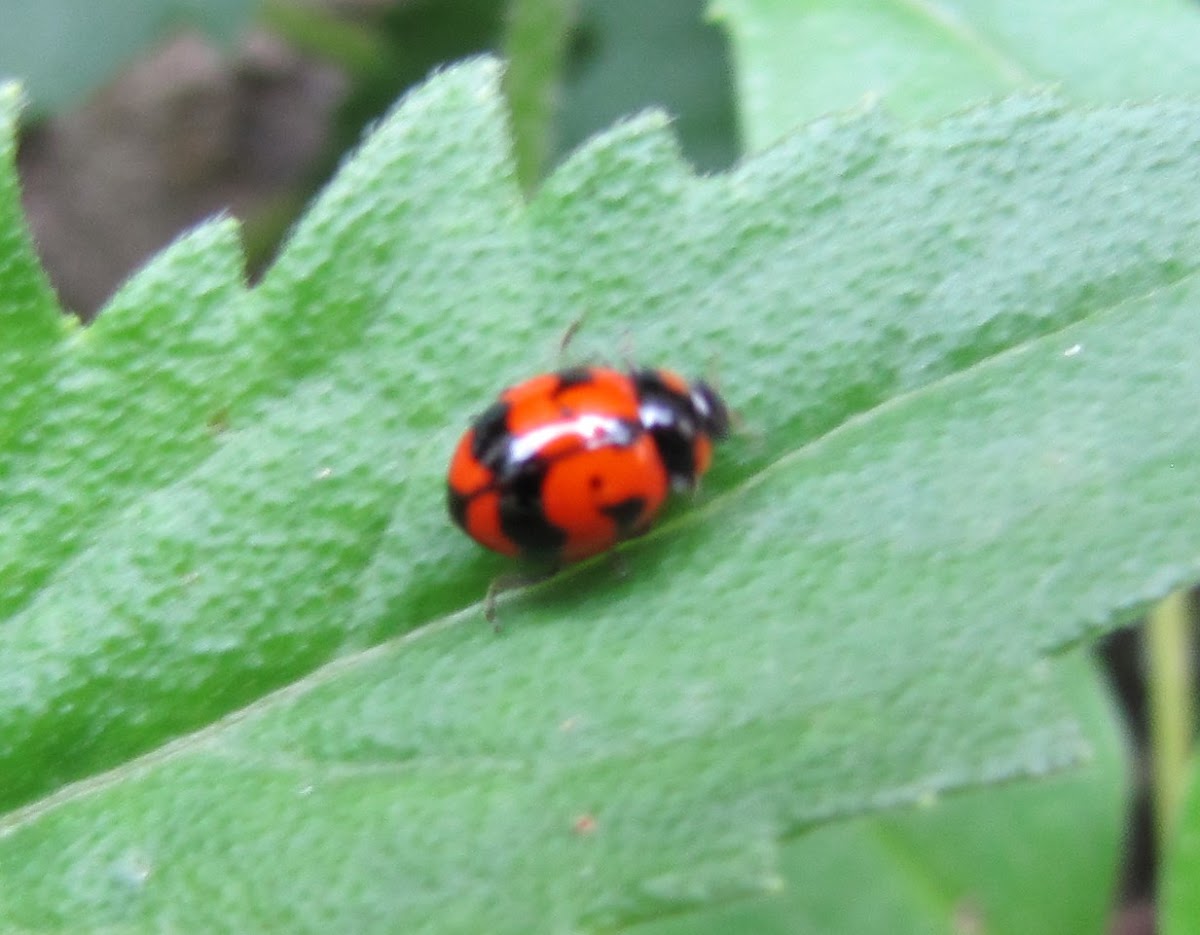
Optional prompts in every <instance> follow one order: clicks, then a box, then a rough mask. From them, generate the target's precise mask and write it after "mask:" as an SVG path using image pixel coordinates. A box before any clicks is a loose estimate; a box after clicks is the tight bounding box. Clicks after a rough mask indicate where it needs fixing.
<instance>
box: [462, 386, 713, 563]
mask: <svg viewBox="0 0 1200 935" xmlns="http://www.w3.org/2000/svg"><path fill="white" fill-rule="evenodd" d="M727 428H728V417H727V414H726V410H725V407H724V404H723V403H722V402H721V400H720V398H719V397H718V396H717V395H716V393H715V392H714V391H712V390H711V389H710V388H709V387H708V386H707V385H705V384H704V383H700V382H698V383H695V384H691V383H689V382H688V381H686V380H684V379H683V378H682V377H680V376H678V375H677V374H674V373H671V372H670V371H664V370H648V369H646V370H631V371H629V372H622V371H619V370H615V369H611V368H607V367H578V368H572V369H569V370H563V371H559V372H557V373H548V374H542V375H540V376H536V377H533V378H532V379H530V380H527V381H525V382H524V383H520V384H518V385H516V386H513V387H510V388H509V389H506V390H504V391H503V392H502V393H501V394H500V396H499V397H498V398H497V400H496V401H495V402H494V403H493V404H492V405H491V406H490V407H489V408H488V409H487V411H485V412H484V413H483V414H482V415H480V416H479V417H478V418H477V419H476V420H475V422H474V423H473V424H472V426H471V428H470V429H468V430H467V432H466V433H465V434H464V435H463V437H462V438H461V440H460V441H459V443H458V446H457V447H456V448H455V451H454V455H453V457H452V458H451V461H450V469H449V473H448V477H447V488H448V503H449V509H450V514H451V516H452V517H453V519H454V521H455V522H456V523H457V524H458V525H459V526H461V527H462V528H463V529H464V530H465V531H466V532H467V534H468V535H470V536H471V537H472V538H473V539H475V540H476V541H477V542H479V543H480V544H481V545H484V546H486V547H487V548H489V549H493V550H494V551H496V552H500V553H503V554H505V555H512V556H523V557H532V558H541V559H546V560H550V561H554V562H573V561H578V560H580V559H584V558H587V557H589V556H592V555H596V554H599V553H601V552H604V551H606V550H608V549H610V548H612V547H613V546H614V545H615V544H616V543H618V542H620V541H621V540H623V539H628V538H630V537H633V536H637V535H640V534H641V533H643V532H645V531H646V530H647V529H649V527H650V526H651V525H652V524H653V522H654V519H655V517H656V516H657V515H658V512H659V510H660V509H661V508H662V505H663V502H664V501H665V499H666V497H667V494H668V493H669V491H670V490H671V489H672V488H673V487H674V488H690V487H694V486H695V484H696V482H697V481H698V479H699V477H700V475H702V474H703V473H704V472H705V471H706V470H707V469H708V466H709V462H710V460H711V452H712V442H713V441H714V440H715V439H718V438H722V437H724V435H725V434H726V431H727Z"/></svg>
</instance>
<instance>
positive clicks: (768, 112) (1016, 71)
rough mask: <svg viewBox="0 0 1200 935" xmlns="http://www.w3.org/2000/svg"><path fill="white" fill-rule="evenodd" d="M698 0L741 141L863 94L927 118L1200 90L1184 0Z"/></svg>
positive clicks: (1194, 23) (756, 142)
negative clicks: (721, 34) (1062, 99)
mask: <svg viewBox="0 0 1200 935" xmlns="http://www.w3.org/2000/svg"><path fill="white" fill-rule="evenodd" d="M710 8H711V10H712V12H713V15H714V16H715V17H716V18H717V19H718V20H720V21H721V22H723V23H724V24H725V26H726V28H727V29H728V31H729V33H730V37H731V39H732V42H733V48H734V53H735V58H736V60H737V62H738V68H737V80H738V87H739V91H740V93H739V104H740V107H741V114H742V128H743V132H744V135H745V138H746V141H747V144H748V146H749V147H750V148H752V149H761V148H763V147H764V146H766V145H768V144H770V143H772V142H774V141H775V140H777V139H778V138H779V137H780V136H781V135H783V134H784V133H786V132H788V131H789V130H790V129H791V128H793V127H796V126H798V125H800V124H802V123H804V122H806V121H808V120H811V119H813V118H815V117H818V116H821V115H822V114H828V113H832V112H835V111H840V110H844V109H847V108H851V107H855V106H859V105H861V103H862V102H863V101H864V100H868V101H874V100H881V101H882V102H883V103H884V105H885V106H886V107H887V108H888V110H889V111H891V112H893V113H895V114H897V115H899V116H901V117H903V118H906V119H917V118H924V119H927V118H930V117H935V116H940V115H942V114H946V113H950V112H952V111H955V110H958V109H959V108H961V107H963V106H964V105H966V104H968V103H970V102H972V101H977V100H979V99H980V98H988V97H997V96H999V95H1002V94H1004V93H1007V92H1010V91H1013V90H1017V89H1020V88H1033V87H1039V86H1040V87H1047V86H1048V87H1053V88H1055V89H1056V90H1057V91H1059V92H1060V93H1062V94H1064V95H1067V96H1069V97H1070V98H1072V99H1075V100H1078V101H1084V102H1091V103H1112V104H1119V103H1123V102H1125V101H1129V100H1139V99H1141V100H1145V99H1151V98H1156V97H1160V96H1164V95H1188V94H1191V95H1195V94H1197V93H1200V9H1197V6H1196V4H1195V3H1193V2H1190V0H1152V2H1142V0H1119V2H1113V0H1060V2H1056V3H1043V2H1040V0H1016V2H1009V3H996V2H994V0H931V2H923V3H902V2H898V0H860V2H856V3H842V2H839V0H812V2H805V3H792V2H789V0H713V2H712V5H711V7H710Z"/></svg>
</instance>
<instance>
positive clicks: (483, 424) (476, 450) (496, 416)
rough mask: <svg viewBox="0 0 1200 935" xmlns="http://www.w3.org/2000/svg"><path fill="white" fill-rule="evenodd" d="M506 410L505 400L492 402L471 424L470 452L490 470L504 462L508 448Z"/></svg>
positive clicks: (507, 408)
mask: <svg viewBox="0 0 1200 935" xmlns="http://www.w3.org/2000/svg"><path fill="white" fill-rule="evenodd" d="M508 410H509V405H508V403H506V402H495V403H492V405H490V406H488V408H487V409H485V410H484V412H483V414H482V415H480V416H479V418H477V419H476V420H475V423H474V425H473V426H472V430H473V432H474V434H473V436H472V438H471V454H472V455H473V456H474V457H475V460H476V461H478V462H479V463H480V464H482V465H484V466H485V467H487V468H489V469H490V470H492V471H495V470H496V469H497V468H498V467H499V466H500V465H501V464H502V463H503V462H504V456H505V454H506V453H507V450H508V438H509V433H508Z"/></svg>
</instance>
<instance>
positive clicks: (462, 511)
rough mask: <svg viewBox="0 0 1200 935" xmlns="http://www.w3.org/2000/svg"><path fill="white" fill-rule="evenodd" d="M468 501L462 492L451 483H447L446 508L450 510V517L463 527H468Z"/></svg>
mask: <svg viewBox="0 0 1200 935" xmlns="http://www.w3.org/2000/svg"><path fill="white" fill-rule="evenodd" d="M468 502H469V501H468V499H467V498H466V497H464V496H463V495H462V494H461V493H459V492H458V491H457V490H455V489H454V488H453V487H451V486H450V485H448V484H447V485H446V509H448V510H449V511H450V518H451V519H452V520H454V522H455V523H457V524H458V526H459V527H460V528H462V529H466V528H467V503H468Z"/></svg>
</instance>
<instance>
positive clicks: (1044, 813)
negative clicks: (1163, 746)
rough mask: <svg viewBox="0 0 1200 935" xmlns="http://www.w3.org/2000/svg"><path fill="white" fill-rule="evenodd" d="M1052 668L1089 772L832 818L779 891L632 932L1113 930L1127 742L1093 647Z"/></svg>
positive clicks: (796, 844) (857, 934)
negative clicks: (1087, 755)
mask: <svg viewBox="0 0 1200 935" xmlns="http://www.w3.org/2000/svg"><path fill="white" fill-rule="evenodd" d="M1055 665H1056V668H1058V669H1059V670H1060V674H1061V676H1062V678H1063V684H1064V686H1065V687H1066V688H1067V691H1068V692H1069V695H1070V699H1071V703H1072V707H1073V710H1074V711H1075V713H1076V715H1077V717H1078V718H1079V720H1080V723H1081V725H1082V726H1083V728H1084V731H1085V733H1086V735H1087V738H1088V742H1089V743H1090V744H1091V745H1092V749H1093V750H1094V753H1095V756H1094V758H1093V759H1092V760H1091V761H1090V762H1089V763H1087V764H1086V765H1085V766H1084V767H1083V768H1081V769H1078V770H1074V771H1071V772H1069V773H1065V774H1062V775H1059V776H1054V777H1049V778H1047V779H1044V780H1042V781H1041V782H1037V783H1017V784H1012V785H1003V786H991V787H986V788H981V789H973V790H969V791H967V792H962V793H958V794H955V795H951V796H946V797H941V798H938V799H930V800H928V801H925V802H922V803H920V804H918V805H917V806H916V807H915V808H911V809H903V810H899V809H898V810H894V811H892V812H889V813H886V814H884V815H881V816H869V817H858V818H852V819H848V820H845V821H834V822H829V823H827V824H825V825H822V826H820V827H818V828H816V829H815V830H813V831H811V832H809V833H806V834H803V835H801V836H799V837H797V838H795V839H793V840H791V841H788V842H787V843H785V844H784V845H783V846H782V847H781V849H780V856H779V868H780V872H781V879H780V881H779V891H778V892H773V893H771V894H769V895H767V896H762V897H759V898H757V899H750V900H743V901H740V902H736V903H733V904H731V905H729V906H720V907H716V908H713V909H709V910H707V911H706V912H693V913H684V914H682V915H680V916H677V917H674V918H671V919H668V920H665V921H659V922H652V923H648V924H646V925H641V926H635V927H634V928H632V929H630V935H685V933H690V935H706V933H710V932H711V933H714V935H717V933H726V932H754V933H755V935H785V933H786V935H809V933H811V935H827V933H829V932H853V933H854V935H909V933H914V935H915V933H924V932H929V933H939V935H951V933H955V935H957V933H961V932H964V931H967V932H970V931H984V932H989V933H992V935H1063V933H1064V932H1080V933H1083V932H1102V931H1104V929H1105V920H1106V918H1107V916H1108V914H1109V911H1110V909H1111V906H1112V901H1113V896H1112V893H1113V885H1114V882H1115V875H1116V869H1117V861H1118V843H1119V839H1120V836H1121V832H1122V827H1123V812H1124V809H1125V802H1126V789H1125V782H1124V779H1123V777H1124V772H1125V765H1124V762H1123V756H1124V755H1125V751H1124V750H1123V749H1122V744H1121V743H1120V742H1119V741H1118V739H1117V734H1116V732H1115V731H1114V730H1113V728H1112V717H1113V711H1112V708H1111V705H1110V703H1109V700H1108V698H1107V695H1106V693H1105V690H1104V687H1103V685H1102V683H1101V682H1100V680H1098V679H1096V678H1095V676H1094V672H1093V669H1092V666H1091V663H1090V661H1089V660H1088V659H1087V658H1086V656H1081V655H1080V654H1078V653H1075V654H1072V655H1071V656H1068V657H1065V658H1064V659H1062V660H1061V661H1059V662H1056V663H1055ZM1014 894H1018V896H1014Z"/></svg>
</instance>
